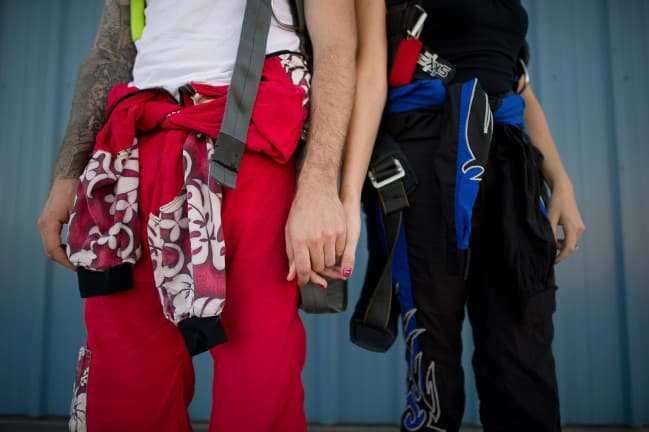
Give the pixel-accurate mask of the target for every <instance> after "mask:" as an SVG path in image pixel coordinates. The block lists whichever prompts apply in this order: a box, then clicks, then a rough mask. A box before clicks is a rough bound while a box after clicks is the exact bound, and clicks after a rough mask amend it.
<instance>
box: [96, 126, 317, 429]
mask: <svg viewBox="0 0 649 432" xmlns="http://www.w3.org/2000/svg"><path fill="white" fill-rule="evenodd" d="M157 156H158V155H157V153H156V148H155V146H152V145H147V140H146V137H144V138H141V139H140V164H141V166H140V200H141V201H140V206H141V208H140V214H141V215H142V216H141V221H142V223H143V226H144V227H145V226H146V215H148V214H149V211H150V209H149V205H150V204H149V202H150V196H151V193H150V192H151V190H152V188H153V183H154V181H153V179H154V178H155V175H154V174H155V172H156V166H157V163H158V161H159V158H158V157H157ZM294 187H295V164H294V161H293V160H291V161H290V162H289V163H287V164H285V165H280V164H278V163H276V162H274V161H272V160H271V159H270V158H268V157H266V156H263V155H259V154H254V153H246V154H245V156H244V157H243V161H242V164H241V169H240V172H239V175H238V178H237V187H236V189H234V190H226V191H225V192H224V197H223V211H222V218H223V229H224V235H225V242H226V249H227V250H226V259H227V266H226V272H227V301H226V306H225V309H224V311H223V326H224V327H225V330H226V332H227V337H228V342H226V343H225V344H223V345H219V346H217V347H216V348H214V349H212V351H211V354H212V356H213V357H214V384H213V405H212V414H211V419H210V431H217V432H246V431H251V432H252V431H254V432H264V431H269V432H270V431H282V432H292V431H306V419H305V416H304V410H303V402H304V392H303V389H302V382H301V372H302V368H303V366H304V360H305V350H306V347H305V344H306V341H305V334H304V327H303V326H302V322H301V320H300V318H299V316H298V313H297V304H298V290H297V286H296V284H295V283H294V282H287V281H286V274H287V272H288V263H287V258H286V252H285V245H284V243H285V242H284V225H285V222H286V218H287V215H288V211H289V208H290V205H291V201H292V198H293V194H294ZM142 231H143V232H142V245H143V246H144V247H145V248H146V247H147V240H146V230H142ZM148 256H149V252H148V250H146V249H144V250H143V253H142V258H141V259H140V260H139V262H138V263H137V265H136V266H135V267H134V277H133V279H134V288H133V289H132V290H130V291H126V292H122V293H119V294H113V295H109V296H104V297H93V298H89V299H87V300H86V303H85V321H86V328H87V333H88V339H87V348H88V350H89V351H90V353H91V362H90V367H89V373H88V376H87V411H86V418H87V424H88V431H89V432H99V431H111V432H113V431H118V430H119V431H137V432H144V431H155V432H165V431H169V432H183V431H190V430H191V426H190V423H189V419H188V415H187V406H188V405H189V403H190V401H191V398H192V395H193V391H194V374H193V368H192V362H191V358H190V356H189V355H188V353H187V350H186V348H185V345H184V342H183V339H182V337H181V335H180V333H179V331H178V330H177V329H176V327H175V326H174V325H173V324H172V323H171V322H169V321H167V320H166V319H165V318H164V316H163V313H162V309H161V304H160V299H159V297H158V293H157V290H156V288H155V285H154V282H153V276H152V271H151V262H150V260H149V258H148ZM199 379H201V377H199Z"/></svg>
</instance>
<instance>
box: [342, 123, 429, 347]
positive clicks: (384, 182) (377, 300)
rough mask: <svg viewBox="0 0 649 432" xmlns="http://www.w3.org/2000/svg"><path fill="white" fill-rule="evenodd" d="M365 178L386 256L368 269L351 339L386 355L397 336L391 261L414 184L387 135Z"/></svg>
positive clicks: (381, 138) (380, 139)
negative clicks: (371, 191)
mask: <svg viewBox="0 0 649 432" xmlns="http://www.w3.org/2000/svg"><path fill="white" fill-rule="evenodd" d="M368 177H369V182H370V184H371V185H372V187H373V188H374V190H375V191H376V198H377V200H378V202H379V203H380V211H379V213H380V215H379V218H378V219H379V221H378V223H377V224H376V226H373V227H374V228H375V229H378V230H381V231H382V233H383V238H384V239H385V245H384V246H385V251H386V253H385V256H384V260H381V261H380V262H379V263H370V266H373V271H370V270H369V269H368V272H367V275H366V279H365V282H364V284H363V289H362V292H361V298H360V299H359V302H358V303H357V305H356V310H355V311H354V315H353V316H352V319H351V322H350V339H351V341H352V342H353V343H354V344H356V345H358V346H360V347H361V348H365V349H367V350H370V351H378V352H385V351H387V350H388V348H390V346H392V344H393V343H394V340H395V339H396V337H397V333H398V330H397V324H398V316H399V302H398V299H397V295H396V290H395V289H394V287H393V279H392V258H393V256H394V251H395V249H396V246H397V241H398V239H399V232H400V231H401V224H402V220H403V210H404V209H405V208H407V207H409V202H408V192H409V191H412V189H414V187H415V186H416V183H417V180H416V177H415V174H414V172H413V171H412V169H411V168H410V167H409V165H408V161H407V160H406V157H405V155H404V154H403V152H402V151H401V149H400V148H399V143H397V142H396V141H395V140H394V139H393V138H392V137H390V136H389V135H387V134H380V135H379V137H378V138H377V141H376V145H375V146H374V151H373V153H372V160H371V162H370V170H369V173H368ZM369 217H370V218H371V217H372V215H369ZM368 225H369V223H368ZM372 225H373V224H372ZM368 229H369V226H368ZM377 270H379V271H380V276H379V278H378V280H377V279H375V278H373V277H372V275H371V273H374V272H375V271H377Z"/></svg>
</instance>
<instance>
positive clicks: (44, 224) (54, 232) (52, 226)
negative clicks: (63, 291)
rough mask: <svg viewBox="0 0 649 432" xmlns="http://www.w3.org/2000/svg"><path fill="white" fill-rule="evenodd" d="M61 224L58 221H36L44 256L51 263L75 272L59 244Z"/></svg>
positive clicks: (42, 219) (41, 219)
mask: <svg viewBox="0 0 649 432" xmlns="http://www.w3.org/2000/svg"><path fill="white" fill-rule="evenodd" d="M62 227H63V224H62V223H61V222H58V221H49V220H47V219H44V218H42V217H41V218H40V219H39V221H38V228H39V230H40V232H41V241H42V242H43V249H44V250H45V255H46V256H47V257H48V258H49V259H51V260H52V261H54V262H56V263H58V264H61V265H62V266H64V267H67V268H69V269H70V270H75V267H74V264H72V263H71V262H70V260H69V259H68V256H67V254H66V253H65V249H64V247H63V245H62V244H61V228H62Z"/></svg>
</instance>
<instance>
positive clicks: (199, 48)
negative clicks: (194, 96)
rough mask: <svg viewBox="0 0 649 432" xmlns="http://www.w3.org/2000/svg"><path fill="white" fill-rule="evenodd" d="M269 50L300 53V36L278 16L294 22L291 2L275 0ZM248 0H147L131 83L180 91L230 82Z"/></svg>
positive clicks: (267, 47)
mask: <svg viewBox="0 0 649 432" xmlns="http://www.w3.org/2000/svg"><path fill="white" fill-rule="evenodd" d="M271 4H272V5H273V10H274V13H275V17H276V18H272V19H271V24H270V32H269V34H268V42H267V44H266V53H267V54H270V53H274V52H277V51H299V47H300V40H299V37H298V36H297V34H296V33H295V32H293V31H291V30H286V29H285V28H282V27H280V25H279V24H278V22H277V20H279V21H281V22H282V23H284V24H289V25H290V24H293V19H292V15H291V9H290V6H289V3H288V0H272V2H271ZM245 6H246V2H245V0H147V6H146V9H145V11H144V13H145V18H146V26H145V27H144V31H143V32H142V37H141V38H140V39H139V40H138V41H137V42H136V43H135V46H136V48H137V55H136V57H135V64H134V66H133V81H132V82H131V85H134V86H136V87H139V88H146V87H165V88H166V89H168V90H169V91H172V92H174V93H175V90H176V89H177V88H178V87H180V86H182V85H183V84H186V83H188V82H190V81H196V82H202V83H207V84H213V85H224V84H229V83H230V79H231V77H232V69H233V68H234V61H235V58H236V55H237V47H238V45H239V36H240V35H241V25H242V23H243V14H244V9H245Z"/></svg>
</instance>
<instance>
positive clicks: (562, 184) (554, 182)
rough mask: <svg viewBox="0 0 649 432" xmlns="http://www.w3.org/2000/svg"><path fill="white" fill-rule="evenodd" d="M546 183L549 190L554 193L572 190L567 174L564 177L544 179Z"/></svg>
mask: <svg viewBox="0 0 649 432" xmlns="http://www.w3.org/2000/svg"><path fill="white" fill-rule="evenodd" d="M546 181H547V182H548V186H550V190H552V191H555V190H559V189H561V190H572V189H573V186H572V182H571V181H570V177H568V175H567V174H565V175H557V176H552V177H549V178H547V179H546Z"/></svg>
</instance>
